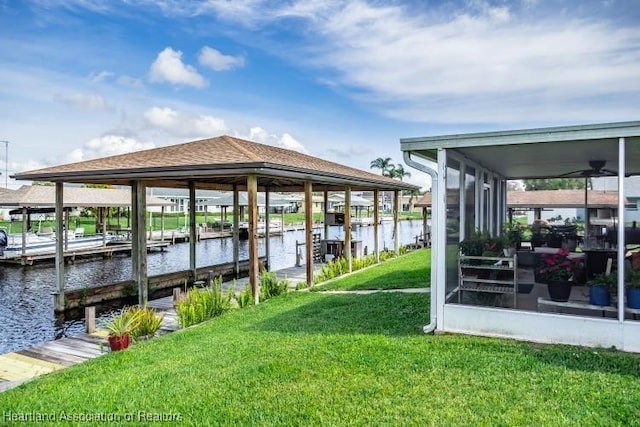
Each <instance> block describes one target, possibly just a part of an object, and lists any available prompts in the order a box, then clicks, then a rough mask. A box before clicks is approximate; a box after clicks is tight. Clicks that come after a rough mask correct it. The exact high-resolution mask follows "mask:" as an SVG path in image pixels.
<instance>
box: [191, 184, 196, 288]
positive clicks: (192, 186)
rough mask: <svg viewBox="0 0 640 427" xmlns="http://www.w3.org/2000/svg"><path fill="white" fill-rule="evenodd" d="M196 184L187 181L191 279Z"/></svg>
mask: <svg viewBox="0 0 640 427" xmlns="http://www.w3.org/2000/svg"><path fill="white" fill-rule="evenodd" d="M196 232H197V230H196V184H195V182H193V181H189V269H190V270H191V280H193V281H195V280H196V279H197V277H196V241H197V236H196Z"/></svg>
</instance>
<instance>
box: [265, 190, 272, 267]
mask: <svg viewBox="0 0 640 427" xmlns="http://www.w3.org/2000/svg"><path fill="white" fill-rule="evenodd" d="M269 193H270V191H269V187H268V186H267V188H266V189H265V192H264V250H265V255H266V257H267V265H266V266H265V268H266V269H267V270H269V266H270V265H271V258H270V255H271V251H270V250H269V249H270V248H269V240H271V239H270V236H271V226H270V224H269V223H270V222H271V219H270V217H269V208H270V204H269V195H270V194H269Z"/></svg>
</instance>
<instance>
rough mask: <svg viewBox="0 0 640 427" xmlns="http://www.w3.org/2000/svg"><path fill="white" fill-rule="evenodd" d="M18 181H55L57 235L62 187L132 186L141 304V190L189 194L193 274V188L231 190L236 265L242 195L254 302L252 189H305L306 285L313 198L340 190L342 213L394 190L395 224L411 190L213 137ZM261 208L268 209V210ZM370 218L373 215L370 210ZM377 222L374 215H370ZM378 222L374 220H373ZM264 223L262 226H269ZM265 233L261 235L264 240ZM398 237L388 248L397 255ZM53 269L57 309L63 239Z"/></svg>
mask: <svg viewBox="0 0 640 427" xmlns="http://www.w3.org/2000/svg"><path fill="white" fill-rule="evenodd" d="M14 178H15V179H19V180H38V181H50V182H54V183H55V186H56V199H55V201H56V218H57V221H56V224H57V230H56V233H60V235H61V234H62V211H63V197H64V196H63V193H64V186H63V184H64V183H83V184H84V183H92V184H110V185H125V186H130V187H131V205H132V208H133V209H132V218H133V220H132V235H133V250H132V265H133V272H134V280H135V282H136V283H137V287H138V293H139V302H140V304H146V301H147V261H146V250H145V247H146V239H145V216H144V215H143V212H144V209H145V205H146V191H145V188H146V187H167V188H185V189H188V190H189V200H190V203H189V206H190V209H189V216H190V221H189V223H190V230H189V231H190V235H191V238H190V239H189V241H190V245H191V246H190V270H191V271H192V275H193V276H194V277H195V274H196V246H195V241H196V239H195V236H196V221H195V216H196V210H195V206H196V203H195V200H196V190H198V189H205V190H222V191H232V192H233V194H234V210H233V212H234V214H233V215H234V221H233V222H234V234H233V235H234V241H235V244H234V261H235V263H236V265H237V264H238V258H239V249H238V244H237V241H238V233H239V230H238V222H239V221H238V218H237V216H238V211H239V209H238V205H239V202H238V198H239V196H238V195H239V192H240V191H246V192H247V196H248V214H249V215H248V216H249V224H248V228H249V281H250V284H251V288H252V292H253V295H254V297H255V300H256V302H257V301H258V298H259V287H258V273H259V271H258V268H259V263H258V262H259V261H258V244H257V239H258V233H257V226H258V214H257V199H258V192H259V191H260V192H264V193H265V195H266V201H267V202H266V203H268V200H269V193H270V192H272V191H278V192H304V194H305V200H304V204H305V213H306V218H305V225H306V227H305V229H306V233H305V234H306V242H305V243H306V247H305V249H306V251H305V252H306V254H305V255H306V257H305V258H306V282H307V284H308V285H309V286H311V285H312V283H313V247H312V243H313V241H312V239H313V236H312V232H313V228H312V226H313V224H312V193H313V191H319V192H324V194H325V206H326V203H327V197H328V196H327V195H328V192H329V191H343V192H344V193H345V203H346V206H345V210H346V211H349V206H348V205H349V203H350V199H351V191H354V190H355V191H364V190H372V191H374V195H375V201H374V204H375V205H376V206H377V205H378V194H379V191H393V192H394V194H395V200H396V208H395V210H394V212H395V215H394V217H395V221H396V225H397V219H398V208H397V206H398V203H397V201H398V199H399V193H400V191H402V190H411V189H416V188H417V187H416V186H414V185H411V184H407V183H404V182H402V181H397V180H394V179H390V178H388V177H383V176H380V175H376V174H373V173H370V172H367V171H362V170H358V169H355V168H351V167H347V166H344V165H340V164H338V163H334V162H330V161H327V160H323V159H319V158H316V157H312V156H309V155H305V154H302V153H299V152H295V151H291V150H286V149H282V148H278V147H274V146H269V145H264V144H258V143H255V142H251V141H247V140H243V139H239V138H234V137H231V136H226V135H225V136H219V137H215V138H210V139H204V140H200V141H194V142H187V143H184V144H178V145H172V146H166V147H160V148H155V149H151V150H145V151H138V152H133V153H129V154H122V155H117V156H111V157H105V158H100V159H95V160H88V161H84V162H79V163H72V164H66V165H61V166H55V167H50V168H45V169H39V170H34V171H28V172H21V173H18V174H16V175H14ZM268 210H269V209H268V206H267V212H268ZM376 217H377V212H376ZM376 219H377V218H376ZM377 222H379V221H376V223H377ZM268 223H269V221H268V218H267V220H266V224H267V227H268ZM344 228H345V248H346V258H347V259H348V260H349V265H350V264H351V253H350V248H351V244H350V243H351V242H350V240H351V221H350V219H349V218H346V217H345V224H344ZM268 234H269V230H268V229H267V230H266V235H268ZM374 235H375V243H374V252H375V253H376V254H378V237H377V236H378V229H377V225H376V228H375V231H374ZM397 235H398V234H397V233H395V236H396V241H395V249H396V251H397V250H398V240H397ZM56 255H57V256H56V272H57V279H56V280H57V284H58V290H59V293H58V296H59V298H58V300H57V301H56V305H57V306H60V305H63V304H64V301H63V300H62V297H61V295H62V292H61V291H62V288H63V283H64V262H63V257H62V241H58V242H57V253H56Z"/></svg>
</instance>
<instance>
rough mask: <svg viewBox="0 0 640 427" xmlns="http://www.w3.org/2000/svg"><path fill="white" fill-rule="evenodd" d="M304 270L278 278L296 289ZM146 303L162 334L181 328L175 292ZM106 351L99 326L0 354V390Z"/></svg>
mask: <svg viewBox="0 0 640 427" xmlns="http://www.w3.org/2000/svg"><path fill="white" fill-rule="evenodd" d="M305 272H306V269H305V267H304V266H302V267H289V268H285V269H281V270H278V271H276V275H277V277H278V279H283V278H285V277H286V278H287V279H288V280H289V283H290V285H291V288H292V289H295V286H296V284H297V283H299V282H301V281H304V280H305V278H306V273H305ZM248 281H249V279H248V278H244V279H240V280H238V281H236V283H237V284H238V286H244V284H245V283H248ZM232 283H233V281H230V282H225V283H224V284H223V287H225V288H227V287H228V286H230V285H231V284H232ZM147 305H148V306H149V307H151V308H153V309H155V310H156V311H157V312H158V314H161V315H162V316H163V319H162V326H161V328H160V332H159V335H164V334H168V333H171V332H174V331H176V330H178V329H179V326H178V319H177V314H176V311H175V309H174V307H173V296H168V297H163V298H158V299H155V300H151V301H149V302H148V304H147ZM107 353H110V350H109V343H108V342H107V332H106V331H105V330H102V329H98V330H96V332H94V333H91V334H88V333H81V334H77V335H74V336H72V337H64V338H60V339H56V340H53V341H48V342H45V343H42V344H37V345H34V346H31V347H28V348H26V349H23V350H17V351H14V352H10V353H6V354H3V355H0V392H3V391H5V390H9V389H11V388H14V387H17V386H19V385H20V384H22V383H24V382H26V381H29V380H31V379H34V378H37V377H39V376H41V375H44V374H48V373H50V372H54V371H58V370H60V369H64V368H66V367H69V366H73V365H77V364H79V363H82V362H85V361H87V360H89V359H94V358H96V357H100V356H102V355H104V354H107Z"/></svg>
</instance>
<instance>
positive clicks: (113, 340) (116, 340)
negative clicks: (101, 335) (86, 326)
mask: <svg viewBox="0 0 640 427" xmlns="http://www.w3.org/2000/svg"><path fill="white" fill-rule="evenodd" d="M129 341H130V338H129V335H128V334H127V335H115V336H110V337H109V347H110V348H111V351H119V350H124V349H125V348H127V347H129Z"/></svg>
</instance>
